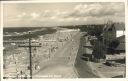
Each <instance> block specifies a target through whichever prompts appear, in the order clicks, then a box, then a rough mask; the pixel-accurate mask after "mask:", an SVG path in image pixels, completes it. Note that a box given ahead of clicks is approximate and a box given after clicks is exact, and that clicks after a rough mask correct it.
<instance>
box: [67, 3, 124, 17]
mask: <svg viewBox="0 0 128 81" xmlns="http://www.w3.org/2000/svg"><path fill="white" fill-rule="evenodd" d="M121 12H123V13H124V6H123V5H117V4H116V5H115V4H100V3H96V4H79V5H76V6H75V8H74V11H72V13H71V14H70V15H69V16H74V17H86V16H92V17H103V16H111V15H115V14H122V13H121Z"/></svg>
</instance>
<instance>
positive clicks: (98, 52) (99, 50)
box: [93, 40, 106, 59]
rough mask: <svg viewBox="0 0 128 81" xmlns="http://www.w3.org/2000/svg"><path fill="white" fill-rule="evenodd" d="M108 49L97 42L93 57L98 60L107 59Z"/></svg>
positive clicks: (100, 42)
mask: <svg viewBox="0 0 128 81" xmlns="http://www.w3.org/2000/svg"><path fill="white" fill-rule="evenodd" d="M105 54H106V48H105V45H104V44H103V42H102V41H99V40H97V41H96V42H95V44H94V49H93V56H94V58H96V59H105Z"/></svg>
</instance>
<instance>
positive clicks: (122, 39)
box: [116, 35, 125, 43]
mask: <svg viewBox="0 0 128 81" xmlns="http://www.w3.org/2000/svg"><path fill="white" fill-rule="evenodd" d="M116 39H117V40H118V41H119V42H121V43H125V35H123V36H120V37H117V38H116Z"/></svg>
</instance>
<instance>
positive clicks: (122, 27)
mask: <svg viewBox="0 0 128 81" xmlns="http://www.w3.org/2000/svg"><path fill="white" fill-rule="evenodd" d="M113 27H115V30H125V24H124V23H112V24H106V25H105V27H104V28H103V30H104V31H108V30H109V29H110V28H113Z"/></svg>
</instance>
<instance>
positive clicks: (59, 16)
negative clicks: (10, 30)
mask: <svg viewBox="0 0 128 81" xmlns="http://www.w3.org/2000/svg"><path fill="white" fill-rule="evenodd" d="M33 7H34V6H33ZM40 7H41V6H40ZM45 7H46V6H45ZM58 7H59V6H58ZM69 7H70V6H69ZM29 8H31V7H29ZM63 8H65V6H63V7H61V8H57V9H50V7H49V6H48V8H47V7H46V9H45V8H44V9H42V8H37V9H36V8H35V10H32V9H31V10H30V11H29V9H28V10H27V9H26V11H22V12H21V10H20V9H19V10H18V9H15V7H14V9H15V10H16V11H17V12H16V11H15V12H16V13H15V14H13V13H12V14H11V15H10V16H8V14H7V13H6V14H7V16H6V17H7V18H5V23H7V24H8V25H9V26H10V25H16V24H17V25H23V26H24V25H25V26H27V25H32V26H41V25H42V26H44V25H45V26H46V25H50V26H52V25H74V24H97V23H98V24H99V23H104V22H105V20H107V19H111V20H113V21H117V22H118V21H119V22H122V21H124V4H123V3H81V4H75V5H73V6H72V7H71V8H69V9H63ZM21 9H23V8H21ZM24 9H25V8H24ZM41 9H42V10H41ZM8 11H11V9H9V10H8ZM12 11H14V10H12ZM6 12H7V11H6Z"/></svg>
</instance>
